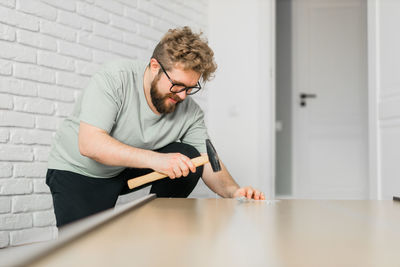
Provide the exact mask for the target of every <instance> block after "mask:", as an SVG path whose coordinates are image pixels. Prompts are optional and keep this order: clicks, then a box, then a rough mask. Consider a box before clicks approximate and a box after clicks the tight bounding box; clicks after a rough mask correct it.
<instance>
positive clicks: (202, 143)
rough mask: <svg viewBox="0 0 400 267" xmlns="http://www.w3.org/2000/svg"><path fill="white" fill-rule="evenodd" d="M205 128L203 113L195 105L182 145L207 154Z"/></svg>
mask: <svg viewBox="0 0 400 267" xmlns="http://www.w3.org/2000/svg"><path fill="white" fill-rule="evenodd" d="M208 138H209V137H208V133H207V127H206V124H205V122H204V113H203V111H202V110H201V109H200V107H198V106H197V105H196V111H195V112H194V116H193V121H192V123H191V125H190V126H189V129H188V130H187V131H186V133H185V134H184V136H183V137H182V139H181V141H182V143H186V144H189V145H192V146H194V147H195V148H196V149H197V150H198V151H199V152H200V153H207V148H206V139H208Z"/></svg>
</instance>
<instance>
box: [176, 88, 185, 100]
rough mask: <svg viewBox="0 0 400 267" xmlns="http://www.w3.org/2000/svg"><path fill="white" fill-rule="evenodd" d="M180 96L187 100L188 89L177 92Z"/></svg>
mask: <svg viewBox="0 0 400 267" xmlns="http://www.w3.org/2000/svg"><path fill="white" fill-rule="evenodd" d="M176 94H177V95H178V96H179V98H180V99H181V100H185V98H186V96H187V95H186V90H184V91H182V92H179V93H176Z"/></svg>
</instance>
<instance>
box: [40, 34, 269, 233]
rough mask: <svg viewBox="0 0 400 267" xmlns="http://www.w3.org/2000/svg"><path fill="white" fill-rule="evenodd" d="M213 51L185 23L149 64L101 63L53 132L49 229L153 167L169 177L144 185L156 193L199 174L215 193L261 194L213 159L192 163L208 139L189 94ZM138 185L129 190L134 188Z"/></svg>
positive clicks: (180, 189) (111, 198)
mask: <svg viewBox="0 0 400 267" xmlns="http://www.w3.org/2000/svg"><path fill="white" fill-rule="evenodd" d="M216 68H217V66H216V64H215V62H214V53H213V51H212V50H211V48H210V47H209V46H208V44H207V40H205V39H203V38H202V37H201V33H200V34H196V33H193V32H192V30H191V29H190V28H189V27H183V28H178V29H172V30H169V31H168V32H167V33H166V34H165V35H164V37H163V38H162V39H161V41H160V42H159V43H158V45H157V46H156V48H155V49H154V52H153V55H152V57H151V59H150V62H140V61H137V60H118V61H115V62H111V63H108V64H106V65H105V66H103V67H102V68H101V69H100V70H99V71H98V72H97V73H96V74H94V75H93V77H92V79H91V82H90V84H89V86H88V87H87V88H86V89H85V90H84V91H83V93H82V95H81V96H80V97H79V99H78V100H77V102H76V105H75V108H74V110H73V112H72V115H71V116H69V117H68V118H67V119H66V120H65V121H64V122H63V124H62V125H61V127H60V129H59V130H58V131H57V134H56V136H55V139H54V142H53V145H52V149H51V153H50V156H49V162H48V171H47V176H46V183H47V185H48V186H49V187H50V191H51V193H52V197H53V204H54V212H55V215H56V220H57V227H61V226H63V225H65V224H68V223H70V222H73V221H76V220H78V219H81V218H84V217H87V216H89V215H91V214H94V213H97V212H100V211H103V210H106V209H109V208H112V207H114V206H115V203H116V201H117V199H118V196H119V195H121V194H126V193H129V192H131V191H132V190H129V188H128V186H127V180H129V179H131V178H133V177H138V176H141V175H143V174H146V173H148V172H150V171H153V170H154V171H157V172H160V173H163V174H166V175H167V176H169V179H162V180H158V181H155V182H153V183H152V184H151V190H150V193H155V194H156V195H157V196H158V197H179V198H185V197H187V196H189V194H190V193H191V192H192V191H193V189H194V188H195V186H196V184H197V182H198V180H199V178H200V177H201V178H202V179H203V180H204V182H205V184H206V185H207V186H208V187H209V188H210V189H211V190H212V191H214V192H215V193H217V194H218V195H220V196H222V197H226V198H232V197H239V196H244V197H247V198H253V199H256V200H258V199H265V198H264V195H263V193H262V192H260V191H258V190H255V189H253V188H252V187H249V186H248V187H243V188H241V187H239V185H238V184H237V183H236V182H235V181H234V179H233V178H232V176H231V175H230V174H229V172H228V171H227V170H226V168H225V166H224V164H223V163H222V162H221V167H222V170H221V171H220V172H216V173H214V172H213V171H212V168H211V166H210V164H209V163H208V164H206V165H204V166H201V167H197V168H196V167H195V166H194V165H193V163H192V161H191V160H190V159H191V158H194V157H197V156H200V155H201V154H205V153H206V146H205V140H206V139H207V138H208V134H207V128H206V126H205V123H204V115H203V111H202V110H201V108H200V107H199V106H198V105H197V104H196V102H195V101H194V100H193V99H192V98H191V97H190V95H193V94H195V93H197V92H198V91H199V90H201V89H202V86H203V85H202V84H203V83H204V82H206V81H209V80H210V78H211V77H212V75H213V73H214V72H215V70H216ZM137 189H140V188H136V189H134V190H137Z"/></svg>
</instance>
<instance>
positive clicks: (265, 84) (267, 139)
mask: <svg viewBox="0 0 400 267" xmlns="http://www.w3.org/2000/svg"><path fill="white" fill-rule="evenodd" d="M273 8H274V1H272V0H268V1H267V0H252V1H243V0H218V1H209V14H208V16H209V41H210V45H211V47H212V48H213V49H214V52H215V57H216V61H217V64H218V70H217V73H216V77H215V80H213V81H212V82H211V83H210V84H209V92H208V93H209V98H208V105H209V106H208V107H209V114H208V117H207V120H208V126H209V130H210V135H211V138H212V139H213V142H214V145H215V147H216V149H217V151H218V153H219V156H220V158H221V159H222V161H223V162H224V163H225V164H226V165H227V168H228V170H229V171H230V172H231V174H232V175H233V177H234V178H235V179H236V180H237V181H238V182H239V184H240V185H242V186H244V185H252V186H255V187H258V188H261V189H262V190H264V192H266V193H267V197H273V192H274V185H273V180H274V179H273V171H274V170H273V169H274V166H273V164H272V160H271V159H272V155H273V153H274V145H273V143H274V142H273V138H274V136H273V135H271V125H272V122H273V121H274V119H273V118H274V114H273V112H272V110H273V107H274V101H275V100H274V94H273V92H274V90H273V80H274V79H273V77H272V76H271V75H273V73H271V70H272V66H273V63H272V62H273V60H274V56H273V55H274V54H273V48H274V47H273V39H272V34H273V27H274V23H273V18H272V10H273Z"/></svg>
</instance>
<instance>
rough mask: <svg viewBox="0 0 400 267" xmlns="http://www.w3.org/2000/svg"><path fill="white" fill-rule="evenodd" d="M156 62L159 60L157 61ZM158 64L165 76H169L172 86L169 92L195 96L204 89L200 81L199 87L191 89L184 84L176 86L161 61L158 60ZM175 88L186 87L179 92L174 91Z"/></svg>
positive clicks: (191, 87)
mask: <svg viewBox="0 0 400 267" xmlns="http://www.w3.org/2000/svg"><path fill="white" fill-rule="evenodd" d="M156 60H157V59H156ZM157 62H158V64H159V65H160V67H161V69H162V71H163V72H164V74H165V76H167V78H168V80H169V82H170V83H171V84H172V85H171V87H170V88H169V91H170V92H171V93H174V94H177V93H180V92H183V91H186V95H194V94H195V93H197V92H199V91H200V90H201V88H202V87H201V84H200V82H199V81H198V82H197V86H189V87H185V86H184V85H182V84H176V83H174V82H173V81H172V80H171V78H170V77H169V75H168V73H167V71H166V70H165V69H164V67H163V65H162V64H161V63H160V61H158V60H157ZM174 86H184V87H183V88H182V89H180V90H178V91H172V88H173V87H174ZM190 89H192V92H189V90H190Z"/></svg>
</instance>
